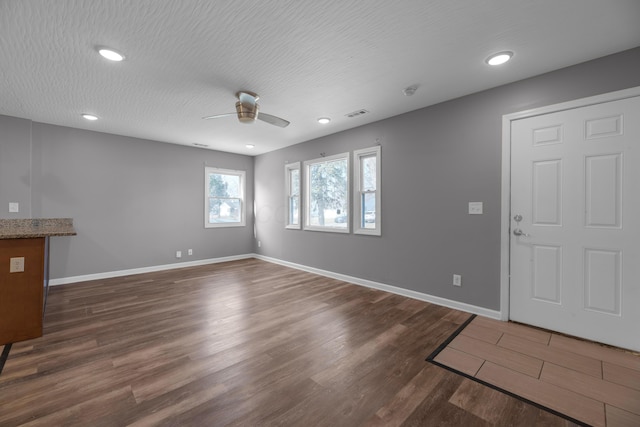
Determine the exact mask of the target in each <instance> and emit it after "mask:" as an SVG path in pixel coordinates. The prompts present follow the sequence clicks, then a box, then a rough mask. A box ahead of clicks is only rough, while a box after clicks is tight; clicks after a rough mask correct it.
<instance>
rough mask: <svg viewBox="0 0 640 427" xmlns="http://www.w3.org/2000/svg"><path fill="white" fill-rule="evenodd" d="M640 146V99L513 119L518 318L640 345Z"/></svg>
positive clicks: (513, 284) (513, 295) (513, 300)
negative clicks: (639, 328) (639, 330)
mask: <svg viewBox="0 0 640 427" xmlns="http://www.w3.org/2000/svg"><path fill="white" fill-rule="evenodd" d="M639 144H640V97H632V98H627V99H623V100H619V101H613V102H606V103H602V104H596V105H589V106H586V107H581V108H575V109H571V110H566V111H559V112H555V113H550V114H544V115H539V116H534V117H528V118H524V119H519V120H513V121H512V122H511V217H512V221H511V230H512V233H511V236H510V265H511V267H510V317H511V319H513V320H516V321H520V322H523V323H529V324H532V325H536V326H540V327H543V328H547V329H552V330H556V331H560V332H564V333H567V334H570V335H575V336H580V337H584V338H587V339H591V340H595V341H599V342H603V343H607V344H612V345H616V346H619V347H623V348H629V349H633V350H640V334H638V333H637V330H636V329H637V326H638V325H640V244H639V239H640V226H639V223H640V189H639V188H638V186H639V185H640V146H639ZM516 234H517V235H516Z"/></svg>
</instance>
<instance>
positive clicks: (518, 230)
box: [513, 228, 530, 237]
mask: <svg viewBox="0 0 640 427" xmlns="http://www.w3.org/2000/svg"><path fill="white" fill-rule="evenodd" d="M513 235H514V236H522V237H529V236H530V234H527V233H525V232H524V231H522V230H520V229H519V228H516V229H515V230H513Z"/></svg>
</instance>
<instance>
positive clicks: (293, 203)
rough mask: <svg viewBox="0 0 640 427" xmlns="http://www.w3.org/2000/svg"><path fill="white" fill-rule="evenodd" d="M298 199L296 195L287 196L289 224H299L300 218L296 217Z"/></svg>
mask: <svg viewBox="0 0 640 427" xmlns="http://www.w3.org/2000/svg"><path fill="white" fill-rule="evenodd" d="M299 203H300V200H299V199H298V197H290V198H289V224H290V225H298V224H300V222H299V221H300V218H298V212H299V209H298V206H299Z"/></svg>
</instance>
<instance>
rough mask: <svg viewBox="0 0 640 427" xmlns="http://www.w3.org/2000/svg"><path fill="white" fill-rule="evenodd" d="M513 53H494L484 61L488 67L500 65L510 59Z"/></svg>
mask: <svg viewBox="0 0 640 427" xmlns="http://www.w3.org/2000/svg"><path fill="white" fill-rule="evenodd" d="M512 56H513V52H509V51H505V52H498V53H494V54H493V55H491V56H490V57H488V58H487V59H486V63H487V64H489V65H501V64H504V63H505V62H507V61H508V60H510V59H511V57H512Z"/></svg>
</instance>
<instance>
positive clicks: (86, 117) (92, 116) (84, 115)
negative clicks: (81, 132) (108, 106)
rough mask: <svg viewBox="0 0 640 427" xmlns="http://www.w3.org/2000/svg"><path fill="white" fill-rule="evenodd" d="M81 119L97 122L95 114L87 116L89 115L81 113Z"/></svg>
mask: <svg viewBox="0 0 640 427" xmlns="http://www.w3.org/2000/svg"><path fill="white" fill-rule="evenodd" d="M82 117H83V118H84V119H86V120H91V121H93V120H98V116H96V115H95V114H89V113H83V114H82Z"/></svg>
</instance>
